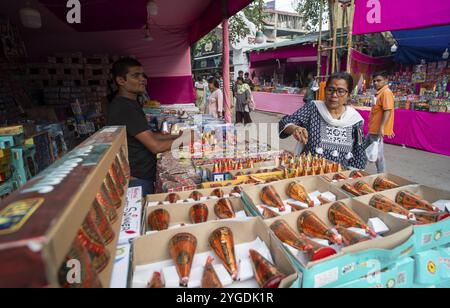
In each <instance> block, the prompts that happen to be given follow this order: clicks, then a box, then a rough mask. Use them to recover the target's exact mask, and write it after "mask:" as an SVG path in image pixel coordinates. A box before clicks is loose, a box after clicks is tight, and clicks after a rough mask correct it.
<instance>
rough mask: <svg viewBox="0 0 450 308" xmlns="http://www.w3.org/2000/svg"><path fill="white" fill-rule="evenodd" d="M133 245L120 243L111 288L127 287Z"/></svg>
mask: <svg viewBox="0 0 450 308" xmlns="http://www.w3.org/2000/svg"><path fill="white" fill-rule="evenodd" d="M130 250H131V245H130V244H125V245H119V246H117V250H116V259H115V261H114V268H113V273H112V278H111V288H113V289H125V288H127V286H128V272H129V268H130Z"/></svg>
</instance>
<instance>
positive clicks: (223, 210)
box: [214, 199, 236, 219]
mask: <svg viewBox="0 0 450 308" xmlns="http://www.w3.org/2000/svg"><path fill="white" fill-rule="evenodd" d="M214 212H215V213H216V216H217V217H219V218H220V219H228V218H235V217H236V213H235V212H234V209H233V205H232V204H231V201H230V200H229V199H220V200H219V201H218V202H217V203H216V205H215V206H214Z"/></svg>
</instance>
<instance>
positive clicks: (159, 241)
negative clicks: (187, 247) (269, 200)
mask: <svg viewBox="0 0 450 308" xmlns="http://www.w3.org/2000/svg"><path fill="white" fill-rule="evenodd" d="M221 227H228V228H230V229H231V230H232V232H233V238H234V244H235V245H239V244H242V243H249V242H252V241H255V240H256V239H257V238H258V237H259V238H260V239H261V240H262V241H263V242H265V243H266V245H267V247H268V248H269V250H270V253H271V255H272V259H273V260H274V263H275V265H276V266H277V267H278V268H279V269H280V271H282V272H283V273H284V274H285V275H286V276H287V278H285V279H284V280H283V281H282V283H281V284H280V287H283V288H288V287H291V286H292V285H293V284H295V283H298V280H299V278H298V273H297V272H296V270H295V267H294V266H293V265H292V263H291V262H290V260H289V258H288V257H287V256H286V254H285V253H284V252H283V250H281V249H280V247H279V245H278V241H277V240H276V239H275V237H274V236H273V235H272V234H271V232H270V231H269V230H268V229H267V227H266V225H265V224H264V222H263V221H262V220H261V219H259V218H253V219H250V220H248V221H245V222H242V221H239V222H238V221H215V222H208V223H204V224H200V225H196V226H192V227H184V228H180V229H176V230H166V231H162V232H158V233H155V234H151V235H146V236H142V237H140V238H138V239H137V240H136V241H134V243H133V260H132V271H133V274H134V273H135V269H136V267H137V266H142V265H147V264H153V263H157V262H161V261H165V260H171V256H170V254H169V249H168V247H169V241H170V239H171V238H172V237H173V236H175V235H176V234H178V233H183V232H188V233H190V234H192V235H194V236H195V237H196V238H197V250H196V253H202V252H208V251H211V248H210V247H209V243H208V238H209V236H210V234H211V233H212V232H213V231H214V230H216V229H218V228H221ZM150 247H159V248H160V249H149V248H150ZM215 260H216V261H218V262H219V263H221V262H220V260H219V259H218V257H215ZM194 263H195V257H194ZM151 276H152V275H151V274H150V275H149V277H148V280H150V279H151Z"/></svg>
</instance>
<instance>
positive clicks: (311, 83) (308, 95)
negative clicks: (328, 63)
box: [303, 73, 316, 105]
mask: <svg viewBox="0 0 450 308" xmlns="http://www.w3.org/2000/svg"><path fill="white" fill-rule="evenodd" d="M307 84H308V89H307V90H306V94H305V97H304V99H303V101H304V102H305V104H306V105H308V104H309V103H311V102H312V101H314V100H315V99H316V92H314V91H313V89H312V87H313V86H314V75H313V73H308V77H307Z"/></svg>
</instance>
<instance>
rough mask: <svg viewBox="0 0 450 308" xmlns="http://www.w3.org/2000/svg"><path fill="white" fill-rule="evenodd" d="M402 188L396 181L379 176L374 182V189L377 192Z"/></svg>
mask: <svg viewBox="0 0 450 308" xmlns="http://www.w3.org/2000/svg"><path fill="white" fill-rule="evenodd" d="M398 187H400V186H399V185H398V184H397V183H395V182H394V181H390V180H388V179H387V178H385V177H382V176H379V177H377V178H376V179H375V181H374V182H373V188H374V189H375V190H376V191H384V190H388V189H394V188H398Z"/></svg>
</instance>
